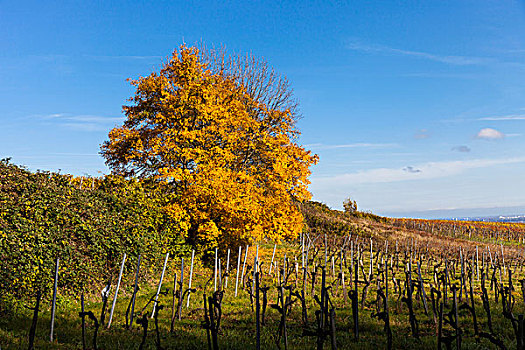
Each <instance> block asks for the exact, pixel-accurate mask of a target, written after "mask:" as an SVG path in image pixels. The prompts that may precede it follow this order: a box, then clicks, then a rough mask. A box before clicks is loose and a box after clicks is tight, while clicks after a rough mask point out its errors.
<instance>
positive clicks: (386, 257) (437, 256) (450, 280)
mask: <svg viewBox="0 0 525 350" xmlns="http://www.w3.org/2000/svg"><path fill="white" fill-rule="evenodd" d="M524 230H525V228H524V226H523V225H518V224H514V226H508V225H501V226H500V224H474V223H466V222H446V221H439V222H438V221H422V220H396V221H393V222H392V223H390V224H381V225H376V226H374V227H373V228H372V229H371V230H368V231H363V232H360V233H359V234H355V233H354V234H352V233H349V234H344V235H330V234H325V233H322V234H315V233H304V234H302V235H301V236H300V237H299V238H298V239H297V240H296V241H295V242H292V243H284V244H278V245H274V244H272V243H269V242H260V244H256V245H254V246H242V247H229V248H228V247H225V248H224V249H221V251H222V253H221V252H219V251H218V253H217V254H216V256H215V258H214V259H213V258H212V261H211V263H209V264H207V265H206V266H204V265H203V264H202V263H201V262H199V261H197V259H193V255H192V256H191V257H186V258H185V259H183V258H180V257H170V256H169V254H166V255H165V257H164V258H163V259H161V260H160V261H157V262H156V267H157V269H156V270H155V271H158V273H156V275H151V272H148V274H150V275H149V277H148V279H144V278H143V277H144V276H142V274H143V273H142V271H143V269H144V268H145V267H144V266H143V265H144V263H143V262H142V263H141V261H140V255H139V256H137V257H127V256H125V255H123V256H122V257H120V259H119V261H118V262H116V263H115V264H114V265H115V266H116V268H115V269H114V271H113V273H112V274H111V278H109V279H108V280H106V281H102V282H101V284H102V285H103V286H104V288H103V290H102V291H100V290H99V289H96V290H95V288H89V287H88V286H87V287H86V288H85V293H81V294H80V295H77V296H73V297H72V296H70V295H69V294H67V293H65V292H64V291H63V290H61V288H57V285H59V284H58V283H57V281H60V278H61V273H60V268H59V267H60V260H57V261H55V262H54V263H55V265H57V266H58V268H57V269H56V271H53V274H52V276H50V278H51V279H52V280H53V281H54V283H53V288H51V289H50V290H49V293H47V294H46V295H41V294H40V293H36V295H35V297H34V298H33V299H32V300H27V301H26V302H25V305H24V306H23V307H17V308H16V309H14V310H6V309H2V310H0V315H1V319H0V347H1V348H2V349H32V348H35V349H337V348H339V349H376V348H383V349H524V348H525V345H524V324H523V323H524V322H523V314H524V313H525V279H524V275H525V274H524V271H523V267H524V264H525V254H524V251H523V236H522V232H523V231H524ZM128 259H133V261H132V262H131V264H130V261H129V260H128ZM124 266H133V268H129V267H128V268H124ZM147 271H152V269H151V266H150V267H149V269H147Z"/></svg>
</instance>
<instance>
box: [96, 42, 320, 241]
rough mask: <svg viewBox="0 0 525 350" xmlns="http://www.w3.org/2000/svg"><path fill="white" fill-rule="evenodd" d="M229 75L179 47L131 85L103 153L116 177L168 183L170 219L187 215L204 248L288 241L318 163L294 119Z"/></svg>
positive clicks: (193, 236)
mask: <svg viewBox="0 0 525 350" xmlns="http://www.w3.org/2000/svg"><path fill="white" fill-rule="evenodd" d="M231 72H232V71H231V70H227V69H221V68H220V67H218V66H217V64H214V62H213V60H210V59H209V56H206V55H204V54H202V53H201V51H200V50H199V49H197V48H194V47H186V46H181V48H180V49H179V50H175V51H174V53H173V55H172V57H171V58H170V59H169V60H168V62H166V63H165V64H164V65H163V67H162V69H161V70H160V72H158V73H157V72H154V73H152V74H150V75H149V76H146V77H140V78H139V79H138V80H133V81H132V84H133V85H134V86H135V87H136V92H135V95H134V96H133V97H132V98H131V99H130V101H131V102H132V104H131V105H129V106H124V107H123V110H124V113H125V115H126V120H125V121H124V124H123V125H122V126H120V127H116V128H114V129H113V130H111V132H110V133H109V140H108V141H106V142H104V144H103V145H102V151H101V153H102V155H103V156H104V157H105V159H106V164H108V166H109V167H110V168H111V169H112V171H113V172H114V173H118V174H123V175H125V176H129V177H132V176H138V177H154V178H156V179H157V180H158V181H164V182H167V183H169V184H170V185H171V186H170V187H171V188H173V191H174V192H175V193H176V194H177V195H176V196H175V198H177V199H176V203H171V204H170V205H169V206H168V207H167V208H166V210H167V213H171V212H174V213H176V215H178V216H181V215H183V214H182V213H181V211H184V212H185V215H187V216H188V217H189V218H190V228H189V230H188V233H187V238H188V241H189V242H190V243H193V244H198V245H201V246H204V247H207V248H210V247H214V246H217V245H225V244H229V245H232V244H238V243H240V242H244V241H250V240H260V239H261V238H263V237H267V238H269V239H272V240H280V239H289V238H293V237H295V236H296V235H297V234H298V232H300V231H301V230H302V227H303V218H302V215H301V213H300V211H299V210H298V208H297V206H296V204H295V203H297V202H298V201H299V202H301V201H304V200H307V199H309V198H310V193H309V192H308V188H307V186H308V184H309V181H308V176H309V174H310V171H309V167H310V165H312V164H315V163H316V161H317V156H316V155H312V154H311V153H310V151H307V150H305V149H304V148H303V147H301V146H300V145H298V144H297V143H296V137H297V135H298V131H297V130H296V129H295V123H294V122H295V117H294V115H293V114H292V112H290V110H289V109H284V108H281V109H279V108H272V107H269V105H270V103H268V99H266V100H265V99H264V98H261V96H254V94H253V93H250V92H252V91H253V85H252V86H250V85H249V84H246V81H243V79H239V75H237V76H236V75H235V74H232V73H231ZM237 72H239V71H237ZM259 92H260V91H259ZM266 97H267V96H266ZM281 97H282V96H281ZM281 104H282V103H281Z"/></svg>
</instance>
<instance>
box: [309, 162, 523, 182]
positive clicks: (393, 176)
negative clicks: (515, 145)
mask: <svg viewBox="0 0 525 350" xmlns="http://www.w3.org/2000/svg"><path fill="white" fill-rule="evenodd" d="M513 163H525V157H521V158H507V159H474V160H465V161H444V162H429V163H424V164H420V165H418V166H414V167H404V168H379V169H370V170H364V171H359V172H355V173H348V174H342V175H336V176H330V177H314V178H312V185H313V186H314V187H333V185H334V184H337V186H348V185H352V186H354V185H358V184H365V183H390V182H399V181H411V180H422V179H435V178H442V177H447V176H453V175H458V174H461V173H463V172H465V171H467V170H469V169H476V168H488V167H493V166H497V165H504V164H513Z"/></svg>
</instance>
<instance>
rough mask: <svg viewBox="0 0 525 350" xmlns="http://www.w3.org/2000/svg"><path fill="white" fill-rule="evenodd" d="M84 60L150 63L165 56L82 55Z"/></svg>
mask: <svg viewBox="0 0 525 350" xmlns="http://www.w3.org/2000/svg"><path fill="white" fill-rule="evenodd" d="M82 57H84V58H88V59H93V60H134V61H149V60H156V61H158V60H161V59H163V58H165V57H163V56H149V55H82Z"/></svg>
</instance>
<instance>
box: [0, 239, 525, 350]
mask: <svg viewBox="0 0 525 350" xmlns="http://www.w3.org/2000/svg"><path fill="white" fill-rule="evenodd" d="M292 249H294V248H293V246H290V245H288V246H286V245H285V246H282V247H279V249H278V250H277V251H276V256H279V257H281V263H282V256H283V255H284V252H285V251H287V252H288V254H287V255H288V256H292V255H291V250H292ZM272 251H273V246H271V245H262V246H261V247H260V252H259V254H260V258H261V260H262V261H266V262H267V264H266V265H264V264H263V266H262V268H261V270H262V271H263V273H265V272H267V271H268V268H269V261H270V259H271V254H272ZM253 253H254V252H253V251H251V254H253ZM251 254H250V255H251ZM236 255H237V254H236V253H235V254H232V261H236ZM250 255H249V258H248V262H250V261H252V262H253V255H251V256H250ZM366 258H367V255H366V254H365V261H364V266H365V270H366V271H367V270H368V261H367V260H366ZM250 259H251V260H250ZM176 263H177V262H172V267H171V268H170V269H168V270H167V278H166V280H165V282H164V284H163V286H164V288H166V287H167V288H170V292H169V293H168V295H161V296H160V297H159V302H160V304H161V305H164V306H165V307H166V308H165V309H163V310H161V311H160V313H159V331H160V339H161V345H162V347H163V348H164V349H205V348H207V337H206V330H205V329H203V328H202V327H201V321H203V319H204V311H203V309H202V290H203V286H204V284H205V283H206V281H207V280H208V279H209V278H210V277H211V276H212V275H213V272H212V271H211V270H210V269H207V268H204V267H202V266H200V265H199V266H197V267H196V269H195V271H194V280H193V286H194V287H196V288H197V290H198V291H197V293H196V294H194V295H192V296H191V303H190V308H188V309H187V308H186V307H185V306H186V305H185V303H184V304H183V305H184V307H183V313H182V320H181V321H178V320H177V321H176V322H175V327H174V332H173V333H170V332H169V330H170V317H171V288H172V286H173V277H172V276H173V271H176V268H175V265H176ZM299 264H300V261H299ZM170 271H171V272H170ZM516 272H519V271H515V272H514V273H513V276H514V280H515V281H517V280H518V279H520V278H522V277H523V275H522V274H521V273H516ZM235 273H236V270H235V268H232V270H231V273H230V274H231V276H230V277H229V282H228V289H227V290H226V293H225V296H224V299H223V308H222V311H223V316H222V320H221V328H220V334H219V345H220V348H221V349H232V350H233V349H235V350H237V349H239V350H247V349H255V342H256V339H255V313H254V312H252V308H251V305H250V298H249V295H248V293H247V292H246V291H245V290H242V289H240V290H239V296H238V297H237V298H236V297H235V296H234V289H235ZM422 273H423V274H424V275H425V276H424V279H425V280H427V281H430V280H431V277H432V276H431V275H430V274H428V273H427V268H426V266H423V267H422ZM188 274H189V268H188V269H187V270H186V271H185V276H186V277H185V285H187V276H188ZM328 276H329V277H328V281H329V282H331V281H332V276H330V273H328ZM170 277H171V278H170ZM397 277H398V278H400V279H402V280H404V277H403V276H402V274H401V273H398V274H397ZM503 279H504V280H505V277H504V278H503ZM130 280H131V279H130V278H128V280H127V281H128V282H127V284H125V285H123V286H122V287H121V290H120V292H119V298H118V301H117V304H116V309H115V312H114V318H113V323H112V326H111V328H110V329H107V328H105V327H101V328H100V330H99V336H98V347H99V349H107V350H109V349H138V347H139V344H140V343H141V339H142V329H141V328H140V326H139V325H137V324H134V325H133V327H132V329H131V330H127V329H126V328H125V318H124V315H125V313H126V308H127V306H128V303H129V300H130V295H131V288H132V284H131V283H129V281H130ZM294 280H295V278H294V277H293V276H292V279H291V281H292V284H293V282H294ZM318 281H320V278H318ZM275 283H276V281H275V277H272V276H269V275H265V276H264V277H263V282H262V284H263V285H271V286H272V288H271V289H270V290H269V292H268V307H267V311H266V325H265V326H263V327H262V330H261V344H262V348H263V349H277V348H278V347H277V344H276V336H277V330H278V325H279V320H280V315H279V313H278V312H277V311H276V310H274V309H272V308H270V306H269V305H270V304H273V303H276V301H277V288H276V287H275ZM298 283H299V285H298V286H299V287H300V282H298ZM475 283H476V284H475V287H474V288H475V293H476V297H475V298H476V313H477V315H478V322H479V327H480V330H483V331H488V326H487V320H486V315H485V312H484V310H483V308H482V304H481V299H480V298H479V290H480V288H479V283H478V282H475ZM210 285H211V287H213V282H212V283H211V284H210ZM515 285H516V286H517V285H518V283H517V282H516V283H515ZM487 286H488V283H487ZM425 287H426V292H427V296H430V288H429V285H428V283H427V284H426V286H425ZM164 288H163V289H164ZM309 289H310V288H309V287H308V288H307V291H309ZM209 290H210V287H208V292H209ZM155 291H156V286H155V283H154V281H152V282H151V283H149V284H144V285H142V286H141V290H140V291H139V293H138V297H137V306H136V310H141V308H142V307H143V306H144V305H145V304H146V303H147V301H148V300H149V298H150V297H151V295H153V294H154V293H155ZM92 292H93V293H95V294H93V295H90V296H89V297H87V300H86V307H85V308H86V311H93V312H94V314H95V315H96V316H97V318H98V317H99V315H100V310H101V306H102V304H101V302H100V300H99V299H100V298H99V297H98V296H97V295H96V292H95V291H92ZM112 292H113V291H112ZM316 293H317V294H318V295H319V284H317V288H316ZM390 293H391V298H390V304H389V305H390V322H391V328H392V332H393V342H394V343H393V348H394V349H417V350H420V349H432V348H434V349H435V348H437V337H436V327H435V325H434V322H433V320H432V311H431V305H430V302H429V308H430V309H429V315H425V314H424V312H423V307H422V303H421V301H417V300H416V301H415V311H416V318H417V319H418V321H419V330H420V338H419V339H415V338H414V337H412V335H411V331H410V324H409V321H408V310H407V308H406V306H405V304H403V303H401V302H400V301H397V295H395V294H394V293H393V288H392V285H390ZM112 296H113V294H112ZM112 296H111V297H112ZM514 296H515V298H516V306H515V310H514V312H515V314H516V315H517V314H518V313H524V311H525V308H524V306H525V305H524V303H523V300H522V298H521V295H520V294H519V293H518V291H515V292H514ZM375 297H376V293H375V287H374V284H372V285H371V286H370V288H369V291H368V297H367V302H366V303H365V306H364V308H363V309H360V310H359V322H360V323H359V332H360V338H359V341H358V342H356V341H355V340H354V335H353V332H352V331H351V329H352V328H351V327H352V315H351V309H350V301H349V300H348V301H347V302H346V304H344V301H343V295H342V288H339V290H338V291H335V290H334V296H333V303H334V305H335V306H336V308H337V309H336V325H337V332H336V335H337V345H338V348H339V349H377V348H386V336H385V332H384V330H383V322H382V321H379V320H377V319H376V318H371V314H372V313H373V312H374V311H375V305H373V304H372V302H373V301H374V300H375ZM489 297H490V301H491V310H492V315H493V324H494V331H495V334H496V335H497V336H498V337H500V338H501V339H503V340H504V342H505V344H506V346H507V347H508V348H514V347H515V337H514V332H513V329H512V325H511V322H510V321H509V320H507V319H504V318H503V316H502V312H501V304H496V303H495V302H494V295H493V293H491V292H490V291H489ZM110 301H111V300H110ZM108 304H110V303H108ZM307 304H308V317H309V321H310V322H312V321H313V319H314V318H315V316H314V312H315V310H316V309H318V307H317V306H316V304H315V302H314V300H313V298H312V297H311V296H310V297H307ZM43 306H44V308H43V309H42V312H41V313H40V314H39V320H38V327H37V333H36V344H35V348H36V349H82V342H81V322H80V318H79V316H78V312H79V311H80V303H79V301H78V298H67V297H64V296H61V295H60V294H59V297H58V307H57V316H56V321H55V330H56V332H55V337H54V338H55V340H54V341H53V342H50V341H49V325H50V310H49V303H48V302H46V303H44V304H43ZM147 310H148V312H149V313H151V307H149V308H148V309H147ZM447 310H448V309H447ZM108 317H109V312H108V315H107V316H106V320H107V319H108ZM31 319H32V311H31V310H29V309H27V308H21V307H18V308H14V309H10V310H3V311H2V312H1V317H0V346H1V349H24V348H27V347H28V340H27V339H28V332H29V327H30V325H31ZM287 322H288V327H287V330H288V345H289V349H301V350H306V349H315V348H316V339H315V338H314V337H307V336H303V334H302V333H303V329H302V324H301V309H300V303H299V302H296V303H295V304H294V305H293V307H292V312H291V314H290V315H289V316H288V317H287ZM459 322H460V325H461V327H462V329H463V330H464V335H463V342H462V349H488V348H492V347H493V346H492V344H490V343H489V342H488V341H487V340H485V339H481V340H480V339H476V338H475V337H474V334H473V332H474V330H473V325H472V318H471V316H470V314H469V313H468V312H467V311H460V317H459ZM86 323H87V324H88V327H87V331H86V339H87V345H88V348H91V347H92V345H91V338H92V334H93V331H94V328H93V327H92V326H91V322H90V321H87V322H86ZM445 328H446V329H448V330H449V331H450V330H451V329H450V327H449V326H448V327H445ZM281 348H284V343H283V342H281ZM329 348H330V341H329V339H328V338H327V340H326V342H325V349H329ZM145 349H156V345H155V326H154V322H153V319H150V320H149V328H148V336H147V341H146V346H145Z"/></svg>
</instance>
